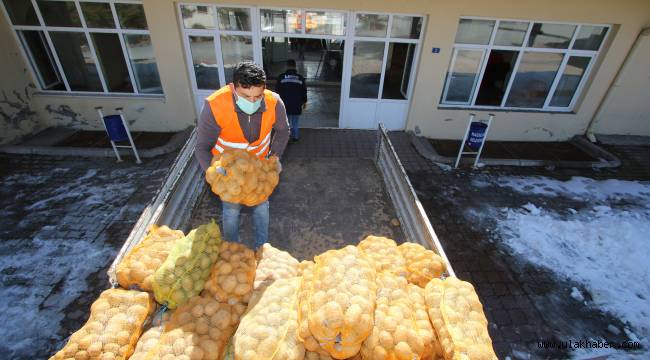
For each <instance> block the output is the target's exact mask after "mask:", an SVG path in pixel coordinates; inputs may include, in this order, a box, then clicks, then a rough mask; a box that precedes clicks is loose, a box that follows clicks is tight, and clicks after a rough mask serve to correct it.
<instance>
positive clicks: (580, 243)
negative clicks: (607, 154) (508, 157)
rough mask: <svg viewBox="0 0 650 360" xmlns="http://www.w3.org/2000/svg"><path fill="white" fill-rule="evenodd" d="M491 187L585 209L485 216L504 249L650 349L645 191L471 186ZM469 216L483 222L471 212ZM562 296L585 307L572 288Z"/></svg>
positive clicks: (598, 185)
mask: <svg viewBox="0 0 650 360" xmlns="http://www.w3.org/2000/svg"><path fill="white" fill-rule="evenodd" d="M490 184H491V185H496V186H501V187H507V188H511V189H512V190H514V191H516V192H519V193H521V194H534V195H541V196H547V197H553V198H556V197H565V198H568V199H572V200H581V201H585V205H586V206H585V207H584V208H582V209H581V210H578V211H576V210H574V209H569V210H570V211H568V212H562V213H559V212H558V211H557V210H558V209H549V208H545V207H539V206H535V205H534V204H531V203H528V204H525V205H524V206H522V207H520V208H503V209H492V210H494V211H491V212H492V214H489V215H487V216H497V218H498V221H497V224H496V233H497V234H498V236H497V238H499V239H500V241H502V243H503V244H504V245H505V246H506V248H507V249H509V250H510V251H511V252H512V253H514V254H515V255H517V257H518V258H524V259H526V260H527V261H530V262H532V263H533V264H536V265H539V266H543V267H546V268H548V269H551V270H552V271H554V272H555V273H556V274H558V275H559V276H561V277H564V278H566V279H569V280H571V281H575V282H578V283H580V284H581V285H583V286H584V288H585V289H586V290H587V291H588V292H589V293H590V295H591V297H592V301H591V302H585V303H586V304H588V305H589V306H595V307H597V308H599V309H601V310H604V311H607V312H609V313H611V314H613V315H615V316H617V317H618V318H619V319H621V320H622V321H624V322H626V323H627V324H629V325H630V329H627V331H626V332H629V334H628V337H631V338H634V337H635V334H636V335H638V336H639V338H641V341H642V344H644V348H645V349H648V346H650V299H649V297H650V294H649V290H650V261H648V255H649V254H650V236H648V234H650V183H644V182H631V181H620V180H605V181H597V180H592V179H588V178H582V177H574V178H572V179H571V180H569V181H566V182H562V181H558V180H554V179H549V178H542V177H531V178H525V177H500V178H498V179H496V181H494V180H491V181H486V180H485V179H481V180H477V181H475V182H474V185H476V186H481V187H483V186H488V185H490ZM623 200H624V201H625V202H624V203H622V204H621V203H620V202H621V201H623ZM472 216H486V214H482V215H479V214H478V213H477V212H473V215H472ZM567 293H568V294H570V296H572V297H573V298H574V299H576V300H578V301H583V300H584V299H583V294H582V293H581V292H580V291H579V290H578V289H577V288H573V289H568V290H567ZM576 355H578V354H576ZM592 355H593V354H592ZM620 355H622V356H625V355H624V353H621V354H620ZM646 355H647V354H646Z"/></svg>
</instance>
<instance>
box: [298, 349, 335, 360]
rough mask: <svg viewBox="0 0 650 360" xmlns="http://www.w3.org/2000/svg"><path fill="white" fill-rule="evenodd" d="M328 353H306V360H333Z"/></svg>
mask: <svg viewBox="0 0 650 360" xmlns="http://www.w3.org/2000/svg"><path fill="white" fill-rule="evenodd" d="M332 359H333V357H331V356H329V354H328V353H320V352H314V351H305V360H332Z"/></svg>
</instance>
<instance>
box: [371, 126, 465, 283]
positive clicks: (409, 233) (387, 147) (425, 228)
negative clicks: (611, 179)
mask: <svg viewBox="0 0 650 360" xmlns="http://www.w3.org/2000/svg"><path fill="white" fill-rule="evenodd" d="M376 146H377V147H376V153H375V164H376V165H377V168H378V169H379V172H380V173H381V176H382V178H383V179H384V184H386V189H387V190H388V194H389V196H390V198H391V200H392V201H393V205H394V207H395V209H396V210H397V216H398V218H399V221H400V223H401V225H402V230H403V231H404V234H405V235H406V237H407V239H408V241H410V242H414V243H418V244H421V245H422V246H424V247H425V248H428V249H431V250H433V251H435V252H436V253H438V254H439V255H440V257H442V260H443V261H444V262H445V265H446V266H447V273H448V275H449V276H456V274H455V273H454V270H453V268H452V267H451V264H450V263H449V259H448V258H447V255H446V254H445V251H444V249H443V248H442V245H441V244H440V240H439V239H438V236H437V235H436V233H435V231H434V230H433V227H432V226H431V222H429V218H428V217H427V214H426V213H425V212H424V208H423V207H422V204H421V203H420V200H419V199H418V197H417V195H416V194H415V190H414V189H413V186H411V181H410V180H409V178H408V176H407V175H406V171H405V170H404V167H403V166H402V163H401V162H400V160H399V158H398V157H397V153H396V152H395V148H394V147H393V144H392V143H391V141H390V138H389V137H388V133H387V132H386V128H384V126H383V125H382V124H379V128H378V129H377V145H376Z"/></svg>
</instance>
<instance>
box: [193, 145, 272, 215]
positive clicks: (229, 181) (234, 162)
mask: <svg viewBox="0 0 650 360" xmlns="http://www.w3.org/2000/svg"><path fill="white" fill-rule="evenodd" d="M217 167H223V168H225V170H226V175H225V176H224V175H221V174H219V173H217V171H216V169H217ZM205 180H206V181H207V182H208V184H210V187H211V189H212V192H214V193H215V194H217V195H219V197H220V198H221V200H223V201H228V202H235V203H238V204H243V205H246V206H255V205H258V204H260V203H262V202H264V201H266V200H267V199H268V197H269V196H270V195H271V193H273V190H274V189H275V187H276V186H277V184H278V182H279V180H280V176H279V173H278V168H277V166H276V159H275V158H272V159H259V158H258V157H256V156H255V155H253V154H250V153H249V152H247V151H245V150H240V149H228V150H226V151H224V153H223V154H221V155H220V156H218V157H216V158H215V160H214V162H213V163H212V164H211V165H210V167H209V168H208V169H207V170H206V173H205Z"/></svg>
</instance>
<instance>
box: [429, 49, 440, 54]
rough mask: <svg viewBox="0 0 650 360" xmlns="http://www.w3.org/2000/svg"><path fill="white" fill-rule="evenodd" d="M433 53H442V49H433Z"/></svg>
mask: <svg viewBox="0 0 650 360" xmlns="http://www.w3.org/2000/svg"><path fill="white" fill-rule="evenodd" d="M431 52H432V53H434V54H439V53H440V48H433V49H431Z"/></svg>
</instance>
